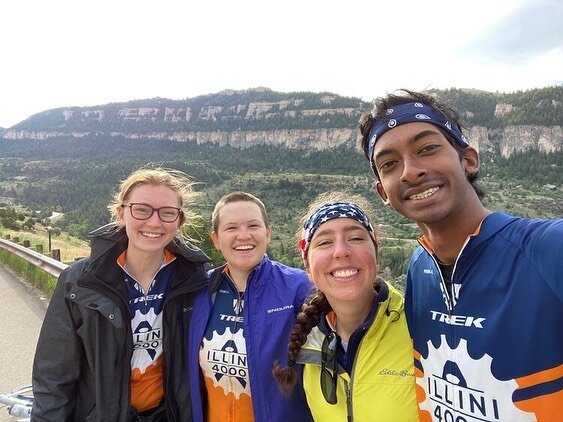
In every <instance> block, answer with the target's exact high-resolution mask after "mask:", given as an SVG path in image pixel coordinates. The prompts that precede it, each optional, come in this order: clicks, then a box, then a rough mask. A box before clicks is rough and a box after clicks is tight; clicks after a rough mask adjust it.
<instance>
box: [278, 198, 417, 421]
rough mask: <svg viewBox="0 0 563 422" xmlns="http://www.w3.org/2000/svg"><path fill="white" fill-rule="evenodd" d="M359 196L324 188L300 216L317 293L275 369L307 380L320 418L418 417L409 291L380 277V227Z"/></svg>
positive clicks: (284, 385) (285, 381)
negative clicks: (284, 363)
mask: <svg viewBox="0 0 563 422" xmlns="http://www.w3.org/2000/svg"><path fill="white" fill-rule="evenodd" d="M362 202H363V201H362V200H361V198H357V197H352V196H350V195H346V194H340V193H331V194H324V195H322V196H321V197H319V198H318V199H317V200H316V201H315V202H313V203H312V204H311V206H310V208H309V211H308V213H307V214H306V216H305V217H304V218H303V219H302V223H303V224H302V225H301V227H302V229H300V231H299V235H298V236H299V237H300V241H299V247H300V249H301V252H302V257H303V262H304V265H305V268H306V271H307V274H308V276H309V279H310V280H311V282H312V283H314V285H315V287H316V293H315V294H314V295H313V296H312V298H311V299H310V300H309V301H308V302H307V303H306V304H305V305H304V306H303V309H302V312H301V313H300V314H299V315H298V317H297V321H296V324H295V326H294V328H293V331H292V333H291V337H290V343H289V346H288V362H289V365H288V366H285V367H282V366H279V365H278V366H276V368H275V369H274V376H275V377H276V378H277V379H278V382H279V384H280V387H281V389H282V391H283V392H284V393H285V394H290V393H291V392H292V390H293V389H294V387H295V385H296V383H297V378H298V375H297V372H296V371H295V369H296V368H303V374H302V385H303V388H304V390H305V394H306V396H307V403H308V405H309V408H310V409H311V413H312V414H313V418H314V419H315V420H316V421H329V420H330V421H352V420H354V421H415V420H418V411H417V405H416V394H415V378H414V368H413V349H412V344H411V341H410V338H409V334H408V331H407V325H406V320H405V314H404V305H403V297H402V296H401V294H400V293H399V292H398V291H397V290H395V288H394V287H393V286H391V285H390V284H389V283H387V282H385V281H383V280H382V279H381V278H379V277H378V276H377V270H378V263H379V256H378V240H377V236H376V233H375V231H374V228H373V226H372V224H371V223H370V220H369V218H368V216H367V214H366V213H365V211H364V210H363V209H362V208H360V206H358V205H357V204H359V203H362Z"/></svg>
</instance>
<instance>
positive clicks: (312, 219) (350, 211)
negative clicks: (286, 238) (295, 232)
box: [299, 201, 377, 260]
mask: <svg viewBox="0 0 563 422" xmlns="http://www.w3.org/2000/svg"><path fill="white" fill-rule="evenodd" d="M333 218H351V219H353V220H356V221H358V222H360V223H361V224H362V225H363V226H364V227H365V228H366V230H367V231H368V232H369V234H370V236H371V237H372V239H373V241H374V243H377V242H376V240H375V231H374V230H373V226H372V225H371V223H370V221H369V218H368V216H367V214H366V213H365V212H364V211H362V209H361V208H360V207H358V206H357V205H356V204H354V203H352V202H348V201H332V202H326V203H324V204H323V205H321V206H320V207H318V208H317V209H316V210H315V211H313V213H312V214H311V215H310V216H309V217H308V218H307V221H305V224H304V225H303V230H302V231H301V241H300V242H299V248H300V249H301V256H302V257H303V259H304V260H305V258H306V257H307V250H308V249H309V243H310V242H311V239H312V238H313V235H314V234H315V232H316V231H317V229H318V228H319V227H320V226H321V224H323V223H326V222H327V221H328V220H332V219H333Z"/></svg>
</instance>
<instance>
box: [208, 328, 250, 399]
mask: <svg viewBox="0 0 563 422" xmlns="http://www.w3.org/2000/svg"><path fill="white" fill-rule="evenodd" d="M200 360H205V361H206V365H203V368H204V371H203V372H204V374H203V375H204V376H205V377H206V378H208V379H211V380H213V386H215V387H221V388H223V391H224V392H225V394H228V393H229V392H232V393H234V395H235V398H237V399H238V398H239V397H240V395H241V394H242V393H244V394H247V395H248V396H250V385H249V384H248V382H247V380H248V361H247V356H246V343H245V341H244V337H243V335H242V330H238V331H237V332H236V333H235V334H233V333H232V332H231V329H230V328H229V327H227V329H226V330H225V333H224V334H218V333H217V332H214V333H213V338H211V340H207V339H203V345H202V347H201V349H200Z"/></svg>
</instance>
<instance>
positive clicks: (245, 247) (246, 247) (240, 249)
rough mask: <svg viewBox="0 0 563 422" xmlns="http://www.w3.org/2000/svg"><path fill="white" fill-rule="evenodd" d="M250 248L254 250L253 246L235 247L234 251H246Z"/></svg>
mask: <svg viewBox="0 0 563 422" xmlns="http://www.w3.org/2000/svg"><path fill="white" fill-rule="evenodd" d="M252 248H254V246H252V245H242V246H237V247H236V248H235V251H248V250H250V249H252Z"/></svg>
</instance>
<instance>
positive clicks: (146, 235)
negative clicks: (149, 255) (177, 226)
mask: <svg viewBox="0 0 563 422" xmlns="http://www.w3.org/2000/svg"><path fill="white" fill-rule="evenodd" d="M142 235H143V236H145V237H152V238H154V239H156V238H157V237H161V236H162V234H161V233H147V232H142Z"/></svg>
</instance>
